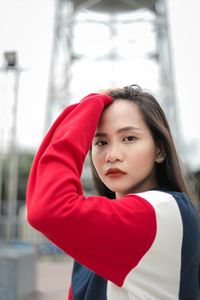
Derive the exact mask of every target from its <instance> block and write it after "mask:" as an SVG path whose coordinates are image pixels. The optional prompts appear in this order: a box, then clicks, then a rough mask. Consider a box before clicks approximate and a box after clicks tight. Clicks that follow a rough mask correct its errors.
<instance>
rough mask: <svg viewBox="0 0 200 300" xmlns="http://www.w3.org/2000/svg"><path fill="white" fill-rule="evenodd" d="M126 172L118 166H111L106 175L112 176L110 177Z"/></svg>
mask: <svg viewBox="0 0 200 300" xmlns="http://www.w3.org/2000/svg"><path fill="white" fill-rule="evenodd" d="M124 174H126V173H125V172H124V171H122V170H120V169H118V168H109V169H108V170H107V172H106V175H107V176H110V177H118V176H122V175H124Z"/></svg>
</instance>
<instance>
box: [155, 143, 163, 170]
mask: <svg viewBox="0 0 200 300" xmlns="http://www.w3.org/2000/svg"><path fill="white" fill-rule="evenodd" d="M164 160H165V150H164V146H163V143H162V142H161V141H159V142H157V153H156V162H157V163H158V164H160V163H162V162H163V161H164Z"/></svg>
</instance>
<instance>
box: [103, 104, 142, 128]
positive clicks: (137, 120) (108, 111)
mask: <svg viewBox="0 0 200 300" xmlns="http://www.w3.org/2000/svg"><path fill="white" fill-rule="evenodd" d="M120 123H122V125H123V126H135V127H138V125H142V124H143V123H145V122H144V118H143V115H142V113H141V111H140V109H139V107H138V105H137V104H135V103H134V102H131V101H130V100H124V99H122V100H121V99H119V100H118V99H117V100H114V101H113V102H112V103H111V104H110V105H109V106H108V107H106V108H105V110H104V111H103V113H102V116H101V119H100V122H99V124H98V127H105V126H107V125H108V126H111V125H114V124H120Z"/></svg>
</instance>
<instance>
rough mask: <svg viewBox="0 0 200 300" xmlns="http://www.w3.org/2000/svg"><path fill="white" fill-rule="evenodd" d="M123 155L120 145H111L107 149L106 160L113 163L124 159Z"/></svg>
mask: <svg viewBox="0 0 200 300" xmlns="http://www.w3.org/2000/svg"><path fill="white" fill-rule="evenodd" d="M122 158H123V155H122V152H121V151H120V149H119V147H117V146H112V147H111V146H110V147H109V148H108V149H107V153H106V157H105V161H106V162H110V163H113V162H115V161H122Z"/></svg>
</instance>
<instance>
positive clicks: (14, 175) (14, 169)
mask: <svg viewBox="0 0 200 300" xmlns="http://www.w3.org/2000/svg"><path fill="white" fill-rule="evenodd" d="M0 70H1V71H3V72H12V73H13V74H14V89H13V96H14V101H13V107H12V115H13V116H12V125H11V138H10V144H9V161H8V164H9V166H8V181H7V187H6V188H7V220H6V228H5V229H6V232H5V235H6V238H7V239H11V238H12V237H13V236H14V234H15V226H14V225H15V224H16V210H17V190H18V189H17V187H18V153H17V141H16V134H17V107H18V91H19V76H20V73H21V71H22V70H21V69H20V68H19V67H18V62H17V53H16V52H15V51H7V52H4V66H3V67H2V68H1V69H0Z"/></svg>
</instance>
